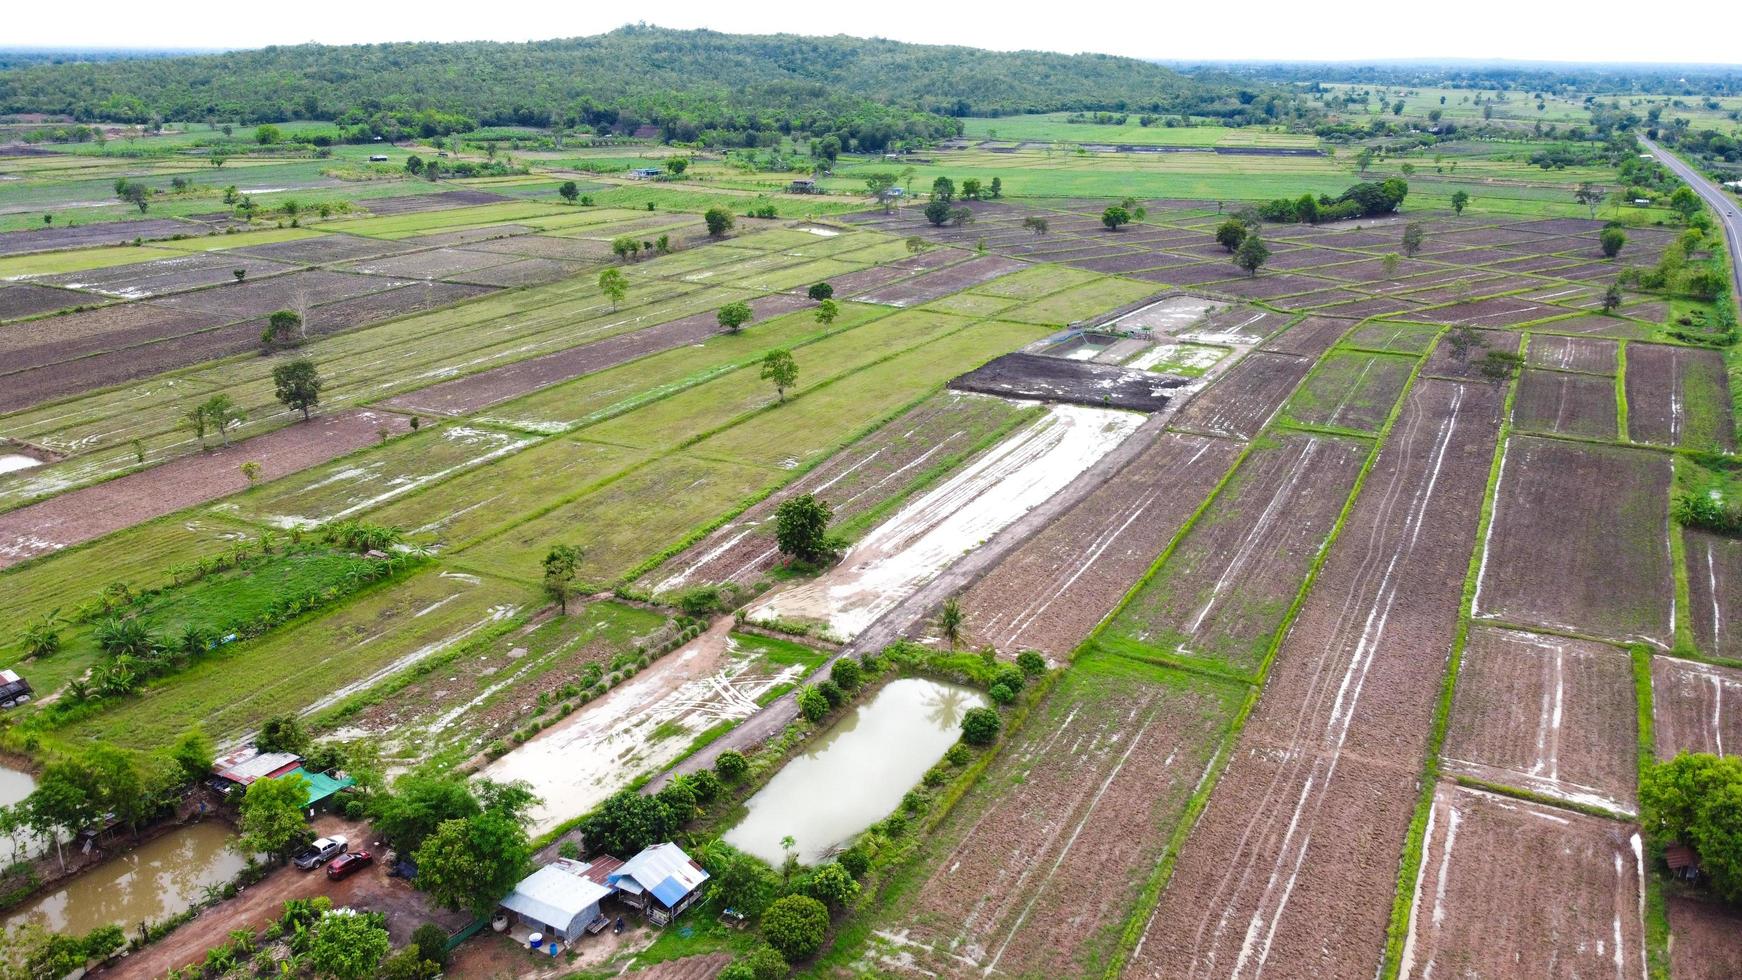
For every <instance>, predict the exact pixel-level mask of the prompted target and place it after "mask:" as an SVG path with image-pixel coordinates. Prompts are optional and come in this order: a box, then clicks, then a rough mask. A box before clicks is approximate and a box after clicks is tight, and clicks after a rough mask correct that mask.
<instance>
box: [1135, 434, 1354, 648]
mask: <svg viewBox="0 0 1742 980" xmlns="http://www.w3.org/2000/svg"><path fill="white" fill-rule="evenodd" d="M1266 442H1267V443H1268V444H1266V445H1260V446H1259V447H1257V448H1254V449H1253V451H1252V452H1251V453H1250V454H1249V455H1247V456H1246V458H1245V459H1244V460H1243V461H1242V462H1241V464H1240V468H1239V469H1238V470H1236V471H1235V472H1234V475H1233V476H1232V477H1230V478H1229V480H1228V483H1227V485H1226V486H1225V487H1224V488H1223V490H1222V492H1221V493H1220V494H1218V495H1217V497H1216V499H1215V500H1213V501H1211V502H1210V505H1209V508H1208V509H1207V510H1205V512H1204V514H1203V517H1202V518H1200V519H1199V521H1198V522H1197V523H1196V524H1194V525H1193V526H1192V529H1191V531H1190V532H1189V533H1188V534H1187V535H1186V536H1185V538H1184V539H1183V540H1181V541H1180V542H1179V544H1178V545H1177V546H1176V547H1175V549H1174V551H1173V553H1172V554H1171V555H1170V556H1169V557H1168V560H1167V562H1166V563H1165V564H1164V565H1162V567H1161V569H1160V570H1159V571H1158V572H1157V573H1156V575H1155V577H1154V578H1152V579H1150V580H1149V582H1147V583H1146V584H1145V585H1144V587H1143V589H1142V590H1140V591H1139V592H1138V593H1137V594H1136V595H1134V596H1132V597H1131V601H1130V603H1129V604H1128V605H1126V606H1125V607H1124V608H1122V609H1121V610H1120V612H1119V614H1118V616H1117V617H1116V618H1115V619H1114V620H1113V622H1112V624H1111V625H1110V627H1109V630H1108V635H1109V636H1110V637H1113V638H1115V639H1117V640H1120V641H1126V640H1128V641H1131V642H1134V643H1138V644H1142V645H1143V646H1144V647H1145V648H1147V649H1148V650H1151V651H1155V652H1159V653H1162V654H1166V655H1175V656H1187V657H1197V658H1201V659H1204V660H1209V661H1213V662H1215V663H1217V664H1219V665H1222V666H1225V667H1227V668H1230V669H1232V670H1234V671H1236V672H1239V673H1256V671H1257V670H1258V668H1259V666H1260V665H1261V663H1262V661H1263V657H1264V654H1265V652H1266V651H1267V650H1268V649H1269V646H1270V643H1271V638H1272V637H1273V636H1274V635H1275V633H1276V630H1277V628H1278V627H1280V626H1281V625H1282V621H1283V614H1284V612H1285V611H1286V610H1287V609H1288V607H1289V604H1290V603H1291V602H1292V601H1293V599H1294V597H1295V596H1296V594H1298V593H1299V591H1300V587H1301V583H1302V582H1303V581H1305V579H1306V576H1307V570H1308V569H1309V568H1310V567H1311V565H1312V562H1313V559H1314V558H1315V557H1317V556H1318V553H1319V550H1320V549H1321V548H1322V547H1323V546H1324V543H1325V540H1326V538H1327V537H1329V535H1330V533H1331V527H1332V526H1333V525H1334V524H1335V523H1336V519H1337V514H1338V513H1339V512H1340V511H1341V510H1342V509H1343V505H1344V503H1345V502H1346V501H1347V500H1348V499H1349V491H1350V490H1351V489H1352V488H1353V487H1354V485H1355V478H1356V477H1357V476H1358V475H1359V474H1360V472H1361V466H1362V464H1363V463H1364V462H1366V460H1367V454H1368V450H1369V449H1370V448H1371V446H1370V444H1369V443H1367V442H1365V441H1363V440H1356V439H1341V438H1333V437H1328V436H1316V435H1314V436H1309V435H1304V434H1300V433H1289V434H1279V435H1275V436H1272V437H1269V438H1267V440H1266Z"/></svg>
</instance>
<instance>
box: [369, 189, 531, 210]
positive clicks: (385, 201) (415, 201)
mask: <svg viewBox="0 0 1742 980" xmlns="http://www.w3.org/2000/svg"><path fill="white" fill-rule="evenodd" d="M512 200H514V199H513V198H511V197H503V196H502V195H500V194H491V193H489V192H488V191H446V192H444V193H440V194H406V195H403V196H401V197H377V198H371V199H370V200H368V201H366V202H364V205H363V206H364V207H365V208H367V209H368V210H369V213H370V214H412V213H415V212H420V211H441V210H444V209H446V208H458V207H465V206H467V205H471V204H498V203H501V202H503V201H512Z"/></svg>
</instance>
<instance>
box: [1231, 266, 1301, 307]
mask: <svg viewBox="0 0 1742 980" xmlns="http://www.w3.org/2000/svg"><path fill="white" fill-rule="evenodd" d="M1329 284H1330V280H1328V279H1315V278H1313V277H1312V276H1299V275H1291V274H1289V273H1286V272H1272V273H1268V274H1266V275H1262V276H1235V277H1234V278H1231V279H1225V280H1223V281H1220V282H1217V283H1216V285H1215V286H1214V287H1210V288H1213V289H1214V290H1215V291H1216V292H1218V293H1226V294H1227V295H1229V296H1240V297H1243V298H1246V299H1271V298H1274V297H1277V296H1294V295H1297V294H1300V293H1311V292H1315V291H1317V290H1321V289H1324V288H1325V287H1326V286H1327V285H1329ZM1284 305H1286V304H1284Z"/></svg>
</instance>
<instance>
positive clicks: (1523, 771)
mask: <svg viewBox="0 0 1742 980" xmlns="http://www.w3.org/2000/svg"><path fill="white" fill-rule="evenodd" d="M1444 756H1445V766H1446V769H1447V770H1448V771H1451V772H1455V773H1461V774H1463V775H1467V776H1474V777H1475V778H1477V779H1481V780H1483V781H1485V782H1491V783H1498V784H1501V785H1505V786H1513V787H1517V788H1519V789H1524V790H1529V791H1531V792H1534V793H1539V794H1542V795H1546V796H1555V797H1559V798H1561V799H1563V800H1570V801H1572V802H1575V803H1584V804H1593V805H1596V806H1600V807H1604V808H1606V809H1609V810H1615V811H1619V812H1623V813H1631V812H1632V811H1633V810H1634V808H1635V799H1636V797H1637V793H1636V785H1635V784H1636V783H1637V781H1638V771H1639V759H1638V756H1639V749H1638V710H1637V706H1636V703H1635V701H1634V698H1633V660H1632V658H1631V657H1629V656H1628V655H1627V653H1626V651H1623V650H1618V649H1616V648H1615V647H1611V646H1607V645H1605V644H1602V643H1592V642H1590V641H1589V640H1574V639H1570V638H1568V637H1562V636H1545V635H1542V634H1538V633H1520V632H1515V631H1513V630H1497V629H1492V628H1489V627H1485V626H1478V627H1475V628H1474V629H1472V630H1471V631H1470V638H1469V643H1468V645H1467V646H1466V647H1465V648H1464V659H1463V666H1462V667H1461V668H1460V669H1459V671H1458V688H1457V694H1456V696H1455V700H1454V701H1453V703H1452V715H1451V721H1450V724H1449V726H1448V727H1447V729H1446V743H1445V750H1444Z"/></svg>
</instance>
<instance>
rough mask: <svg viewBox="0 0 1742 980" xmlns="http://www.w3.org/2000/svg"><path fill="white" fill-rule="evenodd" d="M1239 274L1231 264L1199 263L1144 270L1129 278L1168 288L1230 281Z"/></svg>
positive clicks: (1132, 274) (1134, 273)
mask: <svg viewBox="0 0 1742 980" xmlns="http://www.w3.org/2000/svg"><path fill="white" fill-rule="evenodd" d="M1239 274H1240V270H1239V269H1236V268H1234V266H1233V264H1232V263H1226V262H1199V263H1197V264H1195V265H1180V266H1169V267H1166V268H1160V269H1144V270H1142V271H1141V272H1133V273H1131V278H1133V279H1142V280H1144V281H1146V282H1159V283H1165V284H1167V285H1169V286H1198V285H1202V284H1203V283H1206V282H1216V281H1217V280H1220V279H1232V278H1233V277H1234V276H1237V275H1239Z"/></svg>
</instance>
